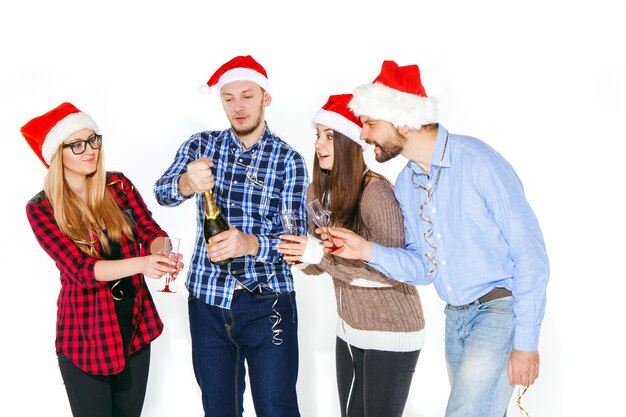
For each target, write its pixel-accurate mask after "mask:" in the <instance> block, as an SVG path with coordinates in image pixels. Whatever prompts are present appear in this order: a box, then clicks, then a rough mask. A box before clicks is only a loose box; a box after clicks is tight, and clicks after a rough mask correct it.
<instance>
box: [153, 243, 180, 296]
mask: <svg viewBox="0 0 626 417" xmlns="http://www.w3.org/2000/svg"><path fill="white" fill-rule="evenodd" d="M179 246H180V238H178V237H166V238H165V241H164V242H163V249H161V252H160V253H161V254H162V255H165V256H167V257H168V258H170V259H177V258H178V247H179ZM171 279H172V276H171V275H170V273H169V272H168V273H166V274H165V288H163V289H162V290H157V291H159V292H171V293H174V292H176V291H172V290H170V280H171Z"/></svg>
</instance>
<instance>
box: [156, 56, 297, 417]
mask: <svg viewBox="0 0 626 417" xmlns="http://www.w3.org/2000/svg"><path fill="white" fill-rule="evenodd" d="M207 85H208V86H209V87H213V86H215V87H217V90H219V93H220V98H221V101H222V106H223V107H224V111H225V113H226V116H227V118H228V120H229V122H230V125H231V127H230V129H226V130H223V131H205V132H200V133H197V134H195V135H193V136H191V137H190V138H189V139H188V140H187V141H186V142H184V143H183V144H182V146H181V147H180V148H179V149H178V152H177V154H176V157H175V158H174V162H173V163H172V165H171V166H170V167H169V168H168V169H167V170H166V171H165V173H164V174H163V176H162V177H161V178H160V179H159V180H158V181H157V182H156V184H155V186H154V193H155V196H156V199H157V201H158V202H159V204H161V205H164V206H177V205H179V204H181V203H182V202H184V201H186V200H188V199H190V198H191V197H192V196H195V197H196V207H197V222H198V228H197V234H196V245H195V250H194V253H193V256H192V259H191V262H190V267H189V275H188V277H187V282H186V286H187V289H188V290H189V322H190V329H191V339H192V357H193V365H194V371H195V375H196V379H197V381H198V384H199V386H200V388H201V390H202V402H203V406H204V412H205V416H209V415H210V416H212V417H215V416H220V417H221V416H223V417H232V416H241V415H242V413H243V407H242V403H243V392H244V388H245V382H244V381H245V368H244V361H246V362H247V364H248V370H249V378H250V388H251V390H252V397H253V400H254V407H255V411H256V415H257V416H258V417H282V416H284V417H294V416H299V415H300V413H299V411H298V402H297V395H296V379H297V375H298V340H297V309H296V299H295V292H294V288H293V277H292V275H291V270H290V268H289V265H287V263H286V262H285V261H283V259H282V255H280V254H279V253H278V252H277V251H276V244H277V243H279V241H280V240H279V238H278V235H280V234H281V233H283V230H282V227H281V225H280V221H279V214H280V213H281V212H282V211H286V210H293V211H295V212H297V213H299V215H300V218H302V219H304V218H305V215H304V204H305V196H306V188H307V185H308V182H309V180H308V174H307V169H306V164H305V162H304V159H303V158H302V156H301V155H300V154H298V153H297V152H296V151H295V150H294V149H293V148H292V147H291V146H289V145H288V144H286V143H285V142H283V141H282V140H281V139H280V138H279V137H278V136H276V135H275V134H274V133H272V132H271V131H270V130H269V128H268V127H267V124H266V122H265V119H264V115H265V107H267V106H268V105H269V104H270V102H271V96H270V93H269V83H268V79H267V73H266V72H265V69H264V68H263V67H262V66H261V65H260V64H258V63H257V62H256V61H255V60H254V59H253V58H252V57H251V56H238V57H236V58H234V59H232V60H231V61H229V62H227V63H226V64H224V65H222V67H220V68H219V69H218V70H217V71H216V72H215V74H213V76H212V77H211V79H209V81H208V82H207ZM211 189H212V192H213V196H214V198H215V201H216V203H217V205H218V206H219V207H221V212H222V215H223V216H224V217H225V218H226V220H227V221H228V223H229V224H230V230H227V231H224V232H222V233H220V234H218V235H216V236H214V237H212V238H211V240H210V243H211V245H210V247H207V245H206V243H205V240H204V234H203V221H204V196H203V192H204V191H206V190H211ZM300 228H301V230H300V233H301V234H306V222H305V221H302V222H301V225H300ZM227 258H233V261H232V262H230V263H228V264H225V265H216V264H214V263H212V262H211V260H213V261H220V260H224V259H227Z"/></svg>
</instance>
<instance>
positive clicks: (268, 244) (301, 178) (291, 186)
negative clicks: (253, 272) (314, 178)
mask: <svg viewBox="0 0 626 417" xmlns="http://www.w3.org/2000/svg"><path fill="white" fill-rule="evenodd" d="M308 184H309V177H308V171H307V169H306V164H305V162H304V159H302V156H300V154H298V153H297V152H295V151H293V150H291V151H290V152H289V154H288V155H287V157H286V161H285V171H284V177H283V190H282V193H281V200H282V201H281V206H282V210H292V211H295V212H296V213H297V214H298V216H299V217H300V218H301V219H306V215H305V212H304V207H305V202H306V190H307V186H308ZM274 224H276V227H275V228H274V229H275V230H273V233H271V234H268V235H257V238H258V241H259V251H258V254H257V259H258V260H259V261H261V262H269V263H276V262H280V260H281V259H282V254H280V253H278V251H277V250H276V245H277V244H279V243H281V242H282V241H281V240H280V239H279V238H278V236H279V235H280V234H281V233H282V228H281V227H280V222H279V221H278V220H277V221H276V222H274ZM306 230H307V225H306V222H304V224H302V225H301V230H300V234H302V235H305V234H306Z"/></svg>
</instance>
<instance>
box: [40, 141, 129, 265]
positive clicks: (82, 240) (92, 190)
mask: <svg viewBox="0 0 626 417" xmlns="http://www.w3.org/2000/svg"><path fill="white" fill-rule="evenodd" d="M85 187H86V190H87V192H86V201H83V200H82V199H81V198H80V197H79V196H78V195H77V194H76V193H74V191H72V189H71V188H70V187H69V185H68V183H67V181H66V180H65V175H64V169H63V144H61V145H60V146H59V148H58V149H57V152H56V154H55V156H54V157H53V158H52V161H50V168H49V169H48V174H47V175H46V178H45V181H44V191H45V193H46V196H47V197H48V200H50V203H51V204H52V208H53V210H54V218H55V220H56V222H57V224H58V225H59V228H60V229H61V231H62V232H63V233H64V234H65V235H66V236H68V237H69V238H70V239H72V240H73V241H74V242H75V243H76V244H77V245H78V246H79V248H80V249H81V250H82V251H83V252H85V253H86V254H88V255H90V256H94V255H96V252H95V249H94V247H95V243H96V242H97V241H99V242H100V247H101V250H102V252H103V253H104V254H110V253H111V245H110V243H109V239H110V240H112V241H115V242H121V240H122V235H126V237H127V238H129V239H130V240H134V235H133V230H132V228H131V225H130V223H129V221H128V219H127V218H126V216H125V215H124V213H123V212H122V209H121V208H120V206H118V205H117V203H116V201H115V199H114V198H113V196H112V195H111V193H109V192H108V191H107V175H106V171H105V170H104V152H103V148H102V147H101V148H100V151H99V152H98V162H97V164H96V171H95V172H94V173H93V174H91V175H88V176H87V181H86V185H85ZM105 231H106V233H105ZM94 234H95V236H94Z"/></svg>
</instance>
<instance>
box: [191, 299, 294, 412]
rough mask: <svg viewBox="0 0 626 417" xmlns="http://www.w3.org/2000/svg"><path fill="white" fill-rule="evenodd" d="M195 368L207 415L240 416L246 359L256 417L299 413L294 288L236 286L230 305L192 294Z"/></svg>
mask: <svg viewBox="0 0 626 417" xmlns="http://www.w3.org/2000/svg"><path fill="white" fill-rule="evenodd" d="M189 325H190V330H191V344H192V359H193V367H194V372H195V375H196V380H197V381H198V385H199V386H200V389H201V390H202V405H203V407H204V414H205V416H207V417H208V416H211V417H241V415H242V414H243V393H244V389H245V372H246V369H245V365H244V361H245V362H247V364H248V372H249V378H250V389H251V392H252V399H253V402H254V409H255V411H256V415H257V417H299V416H300V413H299V411H298V399H297V395H296V380H297V377H298V334H297V309H296V300H295V292H291V293H281V294H277V293H274V292H272V291H270V290H267V291H264V292H263V294H252V293H250V292H248V291H247V290H237V291H235V295H234V297H233V301H232V304H231V309H230V310H226V309H222V308H219V307H216V306H212V305H209V304H206V303H204V302H202V301H200V300H198V299H197V298H195V297H192V296H190V297H189Z"/></svg>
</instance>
